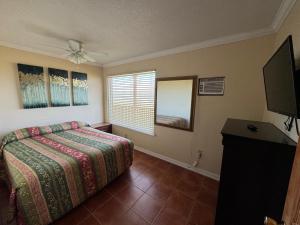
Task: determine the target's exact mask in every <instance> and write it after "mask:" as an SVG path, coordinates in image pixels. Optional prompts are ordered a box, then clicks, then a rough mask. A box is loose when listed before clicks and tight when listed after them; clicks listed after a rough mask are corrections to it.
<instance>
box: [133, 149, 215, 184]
mask: <svg viewBox="0 0 300 225" xmlns="http://www.w3.org/2000/svg"><path fill="white" fill-rule="evenodd" d="M134 149H135V150H137V151H140V152H143V153H145V154H147V155H151V156H153V157H156V158H159V159H162V160H164V161H167V162H169V163H172V164H174V165H177V166H180V167H182V168H185V169H187V170H191V171H193V172H195V173H199V174H201V175H203V176H206V177H209V178H212V179H214V180H217V181H219V180H220V175H218V174H215V173H212V172H209V171H207V170H203V169H200V168H195V167H193V166H191V165H189V164H188V163H183V162H180V161H178V160H176V159H172V158H170V157H168V156H164V155H161V154H159V153H156V152H152V151H150V150H148V149H145V148H143V147H140V146H136V145H135V146H134Z"/></svg>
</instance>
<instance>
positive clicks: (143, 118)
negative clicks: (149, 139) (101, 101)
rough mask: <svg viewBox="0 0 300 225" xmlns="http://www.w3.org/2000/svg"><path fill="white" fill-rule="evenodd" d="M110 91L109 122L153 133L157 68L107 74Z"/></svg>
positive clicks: (108, 89)
mask: <svg viewBox="0 0 300 225" xmlns="http://www.w3.org/2000/svg"><path fill="white" fill-rule="evenodd" d="M107 92H108V94H107V95H108V96H107V97H108V101H107V103H108V107H107V111H108V112H107V113H108V119H109V122H111V123H112V124H116V125H119V126H122V127H126V128H129V129H132V130H136V131H140V132H142V133H146V134H151V135H153V134H154V95H155V71H148V72H143V73H134V74H125V75H120V76H111V77H108V79H107Z"/></svg>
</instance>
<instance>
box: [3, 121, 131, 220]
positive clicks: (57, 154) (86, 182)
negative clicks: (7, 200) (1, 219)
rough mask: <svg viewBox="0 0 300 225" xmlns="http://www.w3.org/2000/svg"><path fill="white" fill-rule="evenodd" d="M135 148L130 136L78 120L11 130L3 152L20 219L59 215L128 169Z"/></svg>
mask: <svg viewBox="0 0 300 225" xmlns="http://www.w3.org/2000/svg"><path fill="white" fill-rule="evenodd" d="M76 124H77V125H76ZM132 152H133V143H132V142H131V141H130V140H128V139H125V138H122V137H119V136H116V135H112V134H108V133H104V132H101V131H98V130H95V129H93V128H91V127H88V126H86V125H82V124H80V123H77V122H72V123H64V124H62V125H53V126H49V127H37V128H26V129H22V130H19V131H15V132H13V134H9V135H8V137H6V138H4V141H3V146H2V154H1V155H2V157H3V162H4V165H5V169H6V174H7V176H8V179H9V181H10V182H9V183H10V185H11V208H12V209H15V211H14V212H15V216H16V217H17V219H18V223H19V224H27V225H38V224H49V223H51V222H53V221H55V220H57V219H59V218H60V217H62V216H63V215H64V214H66V213H67V212H69V211H70V210H71V209H72V208H74V207H75V206H77V205H79V204H80V203H82V202H83V201H84V200H86V199H87V198H89V197H90V196H92V195H93V194H95V193H96V192H97V191H99V190H101V189H102V188H103V187H104V186H105V185H106V184H108V183H109V182H111V181H112V180H113V179H115V178H116V177H117V176H119V175H120V174H121V173H123V172H124V171H125V170H126V169H127V168H128V167H129V166H130V165H131V163H132ZM16 213H17V214H16ZM11 219H12V217H11V218H10V220H11Z"/></svg>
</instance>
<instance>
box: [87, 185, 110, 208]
mask: <svg viewBox="0 0 300 225" xmlns="http://www.w3.org/2000/svg"><path fill="white" fill-rule="evenodd" d="M111 197H112V195H111V194H110V193H109V192H107V191H106V190H102V191H100V192H99V193H97V194H96V195H95V196H92V197H91V198H90V199H88V200H87V201H86V202H85V203H84V206H85V207H87V209H88V210H89V211H91V212H92V211H94V210H95V209H96V208H97V207H100V206H102V205H103V204H104V203H105V202H106V201H108V200H109V199H110V198H111Z"/></svg>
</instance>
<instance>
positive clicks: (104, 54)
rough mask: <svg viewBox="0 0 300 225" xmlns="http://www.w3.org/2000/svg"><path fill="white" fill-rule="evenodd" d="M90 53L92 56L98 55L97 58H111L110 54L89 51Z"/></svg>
mask: <svg viewBox="0 0 300 225" xmlns="http://www.w3.org/2000/svg"><path fill="white" fill-rule="evenodd" d="M88 53H89V54H91V55H96V56H100V55H101V56H105V57H107V56H109V54H108V53H107V52H90V51H88Z"/></svg>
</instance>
